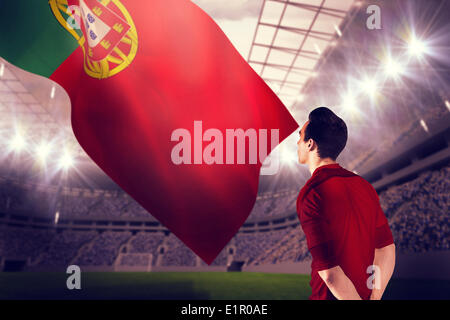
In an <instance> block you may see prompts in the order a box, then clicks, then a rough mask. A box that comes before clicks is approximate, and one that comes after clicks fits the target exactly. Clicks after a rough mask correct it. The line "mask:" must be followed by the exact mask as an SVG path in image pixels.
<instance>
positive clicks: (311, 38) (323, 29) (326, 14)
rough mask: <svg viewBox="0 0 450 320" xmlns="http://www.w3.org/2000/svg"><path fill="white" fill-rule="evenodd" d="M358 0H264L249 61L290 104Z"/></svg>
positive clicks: (293, 101)
mask: <svg viewBox="0 0 450 320" xmlns="http://www.w3.org/2000/svg"><path fill="white" fill-rule="evenodd" d="M355 4H356V5H358V4H360V2H355V1H354V0H264V2H263V5H262V7H261V11H260V14H259V18H258V24H257V27H256V31H255V35H254V37H253V41H252V46H251V48H250V52H249V55H248V59H247V61H248V62H249V64H250V65H251V66H252V67H253V69H254V70H255V71H256V72H257V73H258V74H259V75H260V76H261V77H262V78H263V79H264V80H265V81H266V83H267V84H268V85H269V86H270V87H271V88H272V90H274V92H275V93H277V95H278V96H279V97H280V99H281V100H282V101H283V103H284V104H285V105H286V106H288V107H290V106H292V105H293V103H295V102H296V101H298V100H301V99H302V96H301V94H300V91H301V89H302V88H303V86H304V85H305V83H306V82H307V81H308V79H310V78H311V77H315V76H316V72H315V67H316V65H317V62H318V61H319V59H320V58H321V57H322V56H323V54H324V53H325V52H326V51H327V50H328V48H329V47H332V46H334V45H335V44H336V39H337V38H338V37H340V36H341V35H342V32H343V21H344V18H345V17H346V16H347V13H348V12H349V10H350V9H351V8H352V6H354V5H355Z"/></svg>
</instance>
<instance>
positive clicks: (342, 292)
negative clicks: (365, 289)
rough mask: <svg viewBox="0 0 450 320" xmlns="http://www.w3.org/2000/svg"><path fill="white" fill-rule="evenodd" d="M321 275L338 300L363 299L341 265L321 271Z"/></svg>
mask: <svg viewBox="0 0 450 320" xmlns="http://www.w3.org/2000/svg"><path fill="white" fill-rule="evenodd" d="M319 276H320V277H321V278H322V280H323V281H324V282H325V284H326V285H327V287H328V289H330V291H331V293H332V294H333V295H334V296H335V297H336V299H338V300H362V299H361V297H360V296H359V294H358V292H357V291H356V288H355V286H354V284H353V282H352V281H351V280H350V279H349V278H348V277H347V275H346V274H345V273H344V271H343V270H342V268H341V267H340V266H336V267H333V268H331V269H325V270H321V271H319Z"/></svg>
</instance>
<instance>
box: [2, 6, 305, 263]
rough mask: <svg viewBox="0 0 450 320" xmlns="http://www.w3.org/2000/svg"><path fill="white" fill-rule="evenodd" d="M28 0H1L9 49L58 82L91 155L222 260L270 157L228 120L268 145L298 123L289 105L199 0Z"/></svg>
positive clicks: (179, 232)
mask: <svg viewBox="0 0 450 320" xmlns="http://www.w3.org/2000/svg"><path fill="white" fill-rule="evenodd" d="M24 3H30V1H24V0H19V1H3V2H2V3H1V4H0V20H1V22H0V27H2V29H1V30H2V31H0V56H2V57H3V58H5V59H6V60H8V61H9V62H11V63H13V64H15V65H17V66H19V67H21V68H23V69H25V70H28V71H30V72H33V73H36V74H40V75H43V76H46V77H49V78H50V79H52V80H54V81H55V82H57V83H59V84H60V85H61V86H62V87H63V88H64V89H65V90H66V91H67V93H68V94H69V97H70V100H71V104H72V113H71V121H72V129H73V131H74V133H75V136H76V138H77V140H78V142H79V143H80V145H81V146H82V148H83V149H84V150H85V151H86V153H87V154H88V155H89V157H90V158H91V159H92V160H93V161H94V162H95V163H96V164H97V165H98V166H99V167H100V168H101V169H102V170H103V171H104V172H105V173H106V174H108V176H110V177H111V178H112V180H113V181H115V182H116V183H117V184H118V185H119V186H120V187H121V188H122V189H123V190H124V191H125V192H127V193H128V194H130V196H132V197H133V198H134V199H135V200H136V201H137V202H138V203H139V204H140V205H142V206H143V207H144V208H145V209H146V210H148V211H149V213H150V214H152V215H153V216H154V217H155V218H156V219H158V220H159V221H160V222H161V223H162V224H163V225H164V226H166V227H167V228H168V229H169V230H170V231H171V232H173V233H174V234H175V235H176V236H177V237H178V238H179V239H180V240H182V241H183V242H184V243H185V244H186V245H187V246H188V247H189V248H191V249H192V250H193V251H194V252H195V253H196V254H197V255H198V256H200V257H201V258H202V259H203V260H204V261H205V262H206V263H208V264H211V263H212V262H213V260H214V259H215V258H216V257H217V255H218V254H219V253H220V251H221V250H222V249H223V248H224V247H225V246H226V244H227V243H228V242H229V241H230V239H231V238H232V237H233V236H234V235H235V234H236V232H237V231H238V230H239V228H240V227H241V226H242V225H243V223H244V222H245V220H246V219H247V218H248V216H249V214H250V212H251V210H252V208H253V205H254V203H255V200H256V196H257V192H258V179H259V174H260V169H261V161H258V162H257V163H250V162H251V161H250V156H249V155H248V154H249V153H250V152H251V151H252V150H250V149H251V148H250V145H251V142H250V141H249V140H248V141H247V142H246V144H245V146H246V149H245V152H246V153H247V156H246V162H245V163H239V161H238V157H239V152H240V151H239V150H238V142H237V140H238V138H236V139H234V138H233V139H234V140H232V141H234V142H235V143H234V146H231V147H230V144H229V143H228V142H229V141H231V140H227V132H230V130H235V131H234V132H237V131H236V130H237V129H242V130H243V131H244V132H250V131H252V130H254V132H256V133H257V135H256V137H257V138H258V151H260V146H261V143H263V142H264V141H263V140H264V139H262V137H263V136H261V135H260V134H261V132H265V130H266V131H267V132H271V130H274V129H276V130H278V132H279V133H278V134H279V140H280V141H282V140H284V139H285V138H286V137H287V136H289V135H290V134H291V133H292V132H293V131H294V130H296V129H297V127H298V124H297V123H296V121H295V120H294V119H293V117H292V116H291V115H290V113H289V111H288V110H287V109H286V107H285V106H284V105H283V104H282V102H281V101H280V100H279V98H278V97H277V96H276V95H275V93H274V92H273V91H272V90H271V89H270V88H269V87H268V86H267V85H266V83H265V82H264V81H263V80H262V79H261V78H260V77H259V76H258V75H257V74H256V73H255V71H254V70H253V69H252V68H251V67H250V66H249V65H248V63H247V62H246V61H245V60H244V59H243V58H242V56H241V55H240V54H239V53H238V51H237V50H236V49H235V48H234V47H233V45H232V44H231V42H230V41H229V39H228V38H227V37H226V36H225V34H224V33H223V32H222V30H221V29H220V28H219V27H218V26H217V24H216V23H215V22H214V21H213V19H211V18H210V17H209V16H208V15H207V14H206V13H205V12H204V11H203V10H201V9H200V8H199V7H198V6H196V5H195V4H193V3H192V2H190V1H188V0H151V1H135V0H120V1H119V0H110V1H96V0H92V1H90V0H69V1H68V2H67V1H63V0H50V6H49V4H48V3H47V2H46V1H32V3H33V4H32V5H31V7H27V6H26V5H25V4H24ZM52 5H53V6H52ZM67 8H68V9H67ZM30 10H39V12H41V13H42V15H41V16H39V17H35V16H34V15H33V14H34V12H30ZM56 10H58V11H56ZM77 14H78V17H79V19H78V18H77ZM29 16H33V18H32V20H33V21H32V22H33V25H27V23H28V21H27V19H26V17H29ZM58 17H59V19H58ZM77 19H78V20H77ZM61 21H69V22H70V24H69V25H70V26H77V24H76V22H77V21H78V22H79V23H78V26H79V27H80V29H76V28H75V29H73V30H71V29H70V27H67V25H66V26H64V25H63V24H62V23H61ZM11 24H12V26H13V28H11ZM5 25H9V29H10V30H13V31H12V32H6V29H5ZM15 25H17V29H16V28H15ZM39 27H41V31H39V30H38V29H39ZM14 30H16V31H14ZM12 34H13V35H12ZM31 37H34V39H35V40H33V39H31ZM5 41H9V42H8V45H6V44H5ZM55 50H56V51H55ZM247 130H250V131H247ZM176 132H179V133H182V134H183V137H184V139H185V140H183V143H184V146H185V148H183V151H182V152H179V153H177V152H175V151H174V148H176V146H177V144H180V143H181V141H182V139H181V138H180V136H178V139H174V136H177V135H176V134H175V133H176ZM269 137H270V135H269ZM188 138H189V139H190V140H189V141H188V140H186V139H188ZM268 140H270V138H269V139H268ZM220 142H222V143H220ZM228 147H230V148H228ZM273 147H275V146H273V145H270V143H269V146H268V148H267V149H268V150H267V151H268V152H270V150H272V149H273ZM208 148H209V149H208ZM211 149H213V150H214V151H213V152H209V151H211ZM231 151H233V152H231ZM189 152H190V154H189ZM231 153H233V155H232V156H230V154H231ZM174 154H175V155H177V156H178V157H179V158H178V159H175V160H174ZM227 156H228V157H229V160H233V161H230V162H229V163H227V161H226V160H227ZM208 157H209V158H208ZM180 158H182V159H184V162H183V163H179V160H180ZM263 158H264V155H263ZM189 159H190V163H189V161H188V160H189ZM208 159H209V160H208ZM211 159H213V160H214V161H213V162H212V163H211ZM220 159H222V161H221V160H220ZM259 160H264V159H259Z"/></svg>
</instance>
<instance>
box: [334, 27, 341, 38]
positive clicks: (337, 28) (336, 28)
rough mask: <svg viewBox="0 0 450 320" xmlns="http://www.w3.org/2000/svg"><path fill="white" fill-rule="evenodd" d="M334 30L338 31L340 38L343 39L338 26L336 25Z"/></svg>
mask: <svg viewBox="0 0 450 320" xmlns="http://www.w3.org/2000/svg"><path fill="white" fill-rule="evenodd" d="M334 30H336V33H337V34H338V36H339V37H342V31H341V29H340V28H339V26H337V25H336V24H335V25H334Z"/></svg>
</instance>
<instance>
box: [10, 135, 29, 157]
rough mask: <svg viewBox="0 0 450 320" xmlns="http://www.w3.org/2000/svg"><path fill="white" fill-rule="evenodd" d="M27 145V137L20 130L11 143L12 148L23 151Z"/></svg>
mask: <svg viewBox="0 0 450 320" xmlns="http://www.w3.org/2000/svg"><path fill="white" fill-rule="evenodd" d="M25 145H26V143H25V139H24V137H23V135H22V134H21V133H20V132H19V131H18V132H16V135H15V136H14V138H12V139H11V141H10V144H9V146H10V148H11V149H12V150H14V151H16V152H19V151H22V150H23V149H24V148H25Z"/></svg>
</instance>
